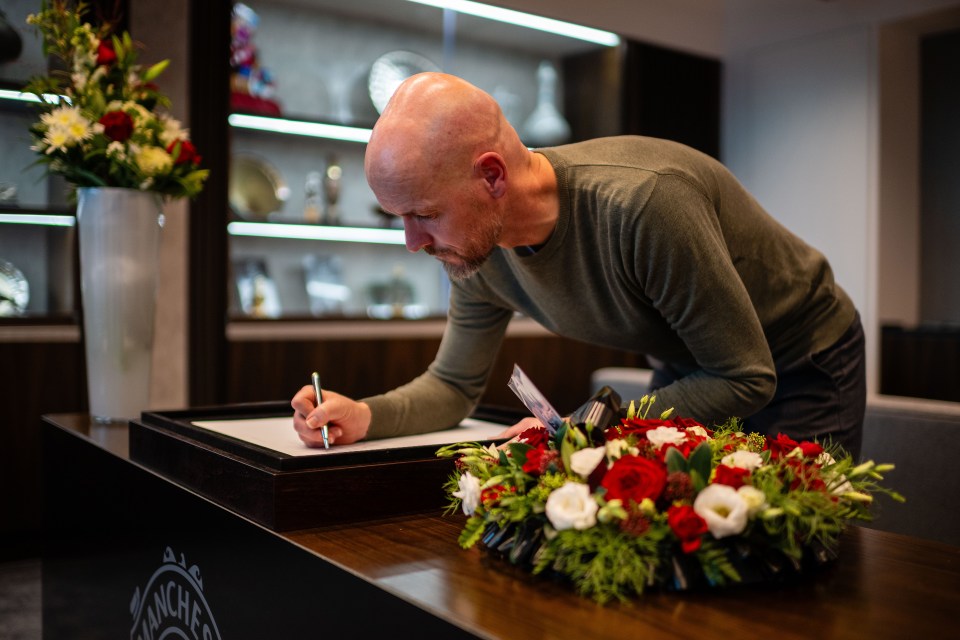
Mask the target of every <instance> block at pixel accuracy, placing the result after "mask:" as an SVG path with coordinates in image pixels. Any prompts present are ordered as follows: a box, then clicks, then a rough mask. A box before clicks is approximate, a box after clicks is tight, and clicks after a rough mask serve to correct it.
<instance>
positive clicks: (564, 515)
mask: <svg viewBox="0 0 960 640" xmlns="http://www.w3.org/2000/svg"><path fill="white" fill-rule="evenodd" d="M598 509H599V505H598V504H597V501H596V500H594V499H593V496H592V495H590V487H588V486H587V485H585V484H581V483H579V482H567V483H566V484H564V485H563V486H562V487H560V488H559V489H556V490H555V491H553V493H551V494H550V496H549V497H548V498H547V505H546V511H547V518H548V519H549V520H550V524H552V525H553V527H554V528H555V529H556V530H557V531H563V530H565V529H578V530H582V529H589V528H590V527H592V526H593V525H595V524H597V510H598Z"/></svg>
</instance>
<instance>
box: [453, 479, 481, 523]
mask: <svg viewBox="0 0 960 640" xmlns="http://www.w3.org/2000/svg"><path fill="white" fill-rule="evenodd" d="M453 495H454V497H456V498H460V501H461V503H462V506H463V513H464V514H465V515H468V516H472V515H473V514H474V512H475V511H476V510H477V506H478V505H479V504H480V480H479V478H475V477H474V476H473V475H471V474H470V472H469V471H467V472H466V473H464V474H463V475H462V476H460V491H454V492H453Z"/></svg>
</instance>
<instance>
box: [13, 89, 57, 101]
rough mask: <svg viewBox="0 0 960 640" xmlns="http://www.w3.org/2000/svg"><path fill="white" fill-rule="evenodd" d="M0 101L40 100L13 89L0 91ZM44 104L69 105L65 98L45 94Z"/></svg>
mask: <svg viewBox="0 0 960 640" xmlns="http://www.w3.org/2000/svg"><path fill="white" fill-rule="evenodd" d="M0 100H17V101H18V102H40V98H38V97H37V96H36V95H34V94H32V93H24V92H23V91H16V90H14V89H0ZM43 100H44V102H47V103H49V104H57V103H58V102H60V101H61V100H62V101H64V102H66V103H67V104H70V99H69V98H67V96H58V95H56V94H54V93H45V94H43Z"/></svg>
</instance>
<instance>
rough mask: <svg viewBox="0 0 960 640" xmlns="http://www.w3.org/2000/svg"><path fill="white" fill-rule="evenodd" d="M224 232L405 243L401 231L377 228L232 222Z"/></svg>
mask: <svg viewBox="0 0 960 640" xmlns="http://www.w3.org/2000/svg"><path fill="white" fill-rule="evenodd" d="M227 233H229V234H230V235H232V236H252V237H256V238H287V239H291V240H331V241H333V242H373V243H376V244H396V245H405V244H406V238H405V236H404V232H403V229H378V228H373V227H325V226H318V225H315V224H286V223H284V224H280V223H275V222H231V223H230V224H228V225H227Z"/></svg>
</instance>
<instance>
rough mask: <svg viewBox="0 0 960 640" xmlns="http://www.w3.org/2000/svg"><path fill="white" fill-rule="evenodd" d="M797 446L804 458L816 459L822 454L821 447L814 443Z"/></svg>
mask: <svg viewBox="0 0 960 640" xmlns="http://www.w3.org/2000/svg"><path fill="white" fill-rule="evenodd" d="M799 446H800V451H801V452H802V453H803V457H804V458H814V459H816V458H818V457H819V456H820V454H821V453H823V447H821V446H820V445H819V444H817V443H816V442H801V443H800V445H799Z"/></svg>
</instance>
